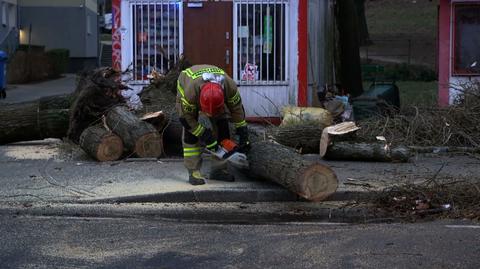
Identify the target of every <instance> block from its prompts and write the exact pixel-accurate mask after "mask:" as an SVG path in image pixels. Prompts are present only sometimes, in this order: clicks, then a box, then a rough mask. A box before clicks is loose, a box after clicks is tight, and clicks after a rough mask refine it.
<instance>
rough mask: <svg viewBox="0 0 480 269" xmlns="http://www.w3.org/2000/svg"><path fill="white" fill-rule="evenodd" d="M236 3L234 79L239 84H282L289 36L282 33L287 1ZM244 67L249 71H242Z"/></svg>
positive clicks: (285, 76)
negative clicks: (248, 68)
mask: <svg viewBox="0 0 480 269" xmlns="http://www.w3.org/2000/svg"><path fill="white" fill-rule="evenodd" d="M235 4H236V10H237V12H236V14H237V18H236V22H235V26H236V27H237V29H238V31H237V40H236V41H237V42H236V50H237V54H236V57H237V60H236V61H235V62H236V63H237V65H236V69H237V72H236V74H235V75H236V80H237V81H239V82H240V83H241V84H258V83H261V84H284V83H285V82H286V78H287V75H286V73H285V72H286V70H288V69H287V67H286V64H287V63H288V61H287V59H286V57H287V50H286V48H287V40H288V38H287V37H288V36H287V35H288V33H284V31H285V30H286V25H287V23H288V22H287V19H286V18H287V16H286V15H285V12H286V6H287V4H288V1H287V0H263V1H262V0H236V1H235ZM267 16H268V17H267ZM247 64H248V65H250V66H251V68H252V69H251V70H250V72H246V70H245V68H246V67H247ZM255 68H256V69H255Z"/></svg>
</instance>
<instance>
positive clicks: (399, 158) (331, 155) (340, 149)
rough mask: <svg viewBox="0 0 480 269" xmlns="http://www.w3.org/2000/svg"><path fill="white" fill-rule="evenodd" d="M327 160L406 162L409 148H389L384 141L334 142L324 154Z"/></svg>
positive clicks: (408, 156)
mask: <svg viewBox="0 0 480 269" xmlns="http://www.w3.org/2000/svg"><path fill="white" fill-rule="evenodd" d="M325 158H326V159H329V160H351V161H377V162H391V161H393V162H407V161H408V159H409V158H410V150H409V149H408V148H407V147H395V148H390V147H389V146H388V145H387V144H386V143H385V142H382V141H379V142H375V143H357V142H352V141H348V142H347V141H343V142H334V143H333V144H331V145H330V146H329V147H328V149H327V153H326V155H325Z"/></svg>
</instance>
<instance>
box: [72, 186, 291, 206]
mask: <svg viewBox="0 0 480 269" xmlns="http://www.w3.org/2000/svg"><path fill="white" fill-rule="evenodd" d="M298 200H299V198H298V196H297V195H295V194H293V193H291V192H289V191H287V190H284V189H280V188H279V189H260V190H229V189H225V190H201V191H195V190H192V191H178V192H169V193H152V194H143V195H132V196H119V197H107V198H93V199H90V198H89V199H82V200H79V201H75V202H74V203H79V204H99V203H106V204H115V203H193V202H201V203H213V202H223V203H233V202H244V203H258V202H291V201H298Z"/></svg>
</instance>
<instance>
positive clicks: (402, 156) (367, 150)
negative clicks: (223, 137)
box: [320, 122, 410, 162]
mask: <svg viewBox="0 0 480 269" xmlns="http://www.w3.org/2000/svg"><path fill="white" fill-rule="evenodd" d="M359 129H360V128H359V127H358V126H357V125H356V124H355V123H354V122H342V123H340V124H336V125H333V126H329V127H327V128H325V129H324V130H323V132H322V137H321V140H320V157H322V158H325V159H329V160H345V161H347V160H349V161H376V162H392V161H393V162H407V161H408V159H409V158H410V149H409V148H407V147H403V146H399V147H395V148H391V147H390V146H389V145H388V144H387V141H385V139H384V138H382V137H377V141H376V142H368V143H367V142H358V141H355V132H356V131H358V130H359ZM379 138H382V139H379Z"/></svg>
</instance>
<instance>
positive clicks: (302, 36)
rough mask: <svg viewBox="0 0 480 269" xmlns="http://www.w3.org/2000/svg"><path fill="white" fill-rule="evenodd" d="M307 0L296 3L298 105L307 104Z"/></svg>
mask: <svg viewBox="0 0 480 269" xmlns="http://www.w3.org/2000/svg"><path fill="white" fill-rule="evenodd" d="M307 65H308V1H307V0H299V3H298V77H297V79H298V106H308V99H307V93H308V76H307Z"/></svg>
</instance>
